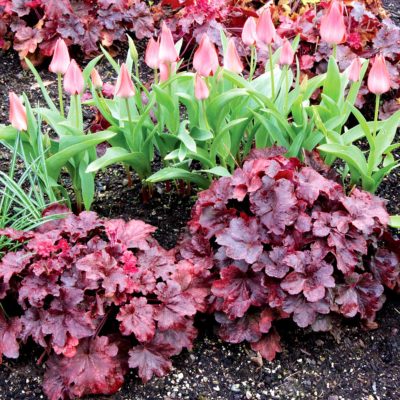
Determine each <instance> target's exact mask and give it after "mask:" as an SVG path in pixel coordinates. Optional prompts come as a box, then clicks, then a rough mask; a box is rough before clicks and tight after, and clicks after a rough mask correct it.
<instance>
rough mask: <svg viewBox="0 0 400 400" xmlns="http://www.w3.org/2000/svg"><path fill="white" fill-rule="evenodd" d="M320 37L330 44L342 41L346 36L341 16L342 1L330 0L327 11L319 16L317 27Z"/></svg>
mask: <svg viewBox="0 0 400 400" xmlns="http://www.w3.org/2000/svg"><path fill="white" fill-rule="evenodd" d="M319 31H320V35H321V39H322V40H323V41H324V42H326V43H329V44H331V45H334V44H335V45H336V44H340V43H343V42H344V40H345V38H346V25H345V23H344V17H343V3H342V2H341V1H340V0H332V2H331V5H330V6H329V9H328V12H327V13H326V14H325V15H324V16H323V17H322V18H321V25H320V28H319Z"/></svg>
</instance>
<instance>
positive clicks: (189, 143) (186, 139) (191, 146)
mask: <svg viewBox="0 0 400 400" xmlns="http://www.w3.org/2000/svg"><path fill="white" fill-rule="evenodd" d="M187 124H188V121H182V122H181V125H180V127H179V132H178V136H177V138H178V139H179V140H180V141H181V142H182V143H183V144H184V145H185V146H186V147H187V149H188V150H190V151H192V152H194V153H195V152H196V149H197V146H196V142H195V141H194V140H193V138H192V137H191V136H190V135H189V133H188V131H187V129H186V126H187Z"/></svg>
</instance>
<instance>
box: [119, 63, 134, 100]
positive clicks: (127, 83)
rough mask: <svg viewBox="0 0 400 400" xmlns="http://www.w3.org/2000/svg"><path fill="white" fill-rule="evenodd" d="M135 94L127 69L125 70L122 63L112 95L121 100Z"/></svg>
mask: <svg viewBox="0 0 400 400" xmlns="http://www.w3.org/2000/svg"><path fill="white" fill-rule="evenodd" d="M135 93H136V90H135V86H134V85H133V82H132V78H131V76H130V74H129V71H128V68H126V65H125V63H123V64H122V65H121V69H120V71H119V75H118V79H117V84H116V85H115V92H114V95H115V96H117V97H121V98H123V99H128V98H129V97H133V96H134V95H135Z"/></svg>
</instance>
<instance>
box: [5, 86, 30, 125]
mask: <svg viewBox="0 0 400 400" xmlns="http://www.w3.org/2000/svg"><path fill="white" fill-rule="evenodd" d="M8 97H9V99H10V113H9V119H10V122H11V125H12V126H13V127H14V128H15V129H17V130H19V131H26V130H27V129H28V122H27V118H26V110H25V107H24V105H23V104H22V101H21V99H20V98H19V97H18V96H17V95H16V94H15V93H14V92H10V93H9V94H8Z"/></svg>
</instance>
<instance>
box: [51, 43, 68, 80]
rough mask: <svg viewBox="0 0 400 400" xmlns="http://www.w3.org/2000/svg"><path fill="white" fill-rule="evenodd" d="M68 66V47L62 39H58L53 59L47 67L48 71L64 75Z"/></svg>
mask: <svg viewBox="0 0 400 400" xmlns="http://www.w3.org/2000/svg"><path fill="white" fill-rule="evenodd" d="M69 64H70V58H69V53H68V47H67V45H66V44H65V42H64V40H63V39H61V38H60V39H58V40H57V42H56V45H55V47H54V52H53V58H52V60H51V63H50V65H49V71H51V72H53V73H55V74H61V75H64V74H65V73H66V72H67V69H68V66H69Z"/></svg>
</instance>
